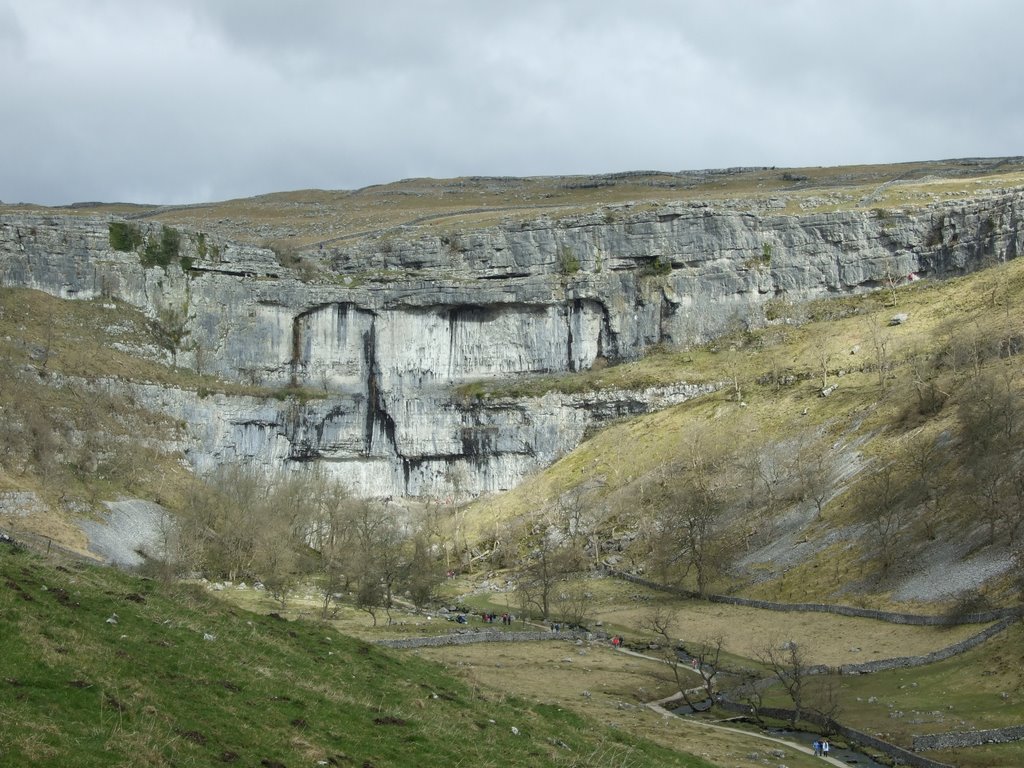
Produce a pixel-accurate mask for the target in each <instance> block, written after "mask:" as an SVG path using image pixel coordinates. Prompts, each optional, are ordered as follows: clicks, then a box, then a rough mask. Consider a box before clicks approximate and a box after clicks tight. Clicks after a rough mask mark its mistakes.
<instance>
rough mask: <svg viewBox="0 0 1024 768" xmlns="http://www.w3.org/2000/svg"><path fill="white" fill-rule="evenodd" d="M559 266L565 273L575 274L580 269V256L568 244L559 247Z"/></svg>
mask: <svg viewBox="0 0 1024 768" xmlns="http://www.w3.org/2000/svg"><path fill="white" fill-rule="evenodd" d="M558 268H559V270H561V272H562V274H563V275H575V274H576V273H577V272H579V271H580V260H579V257H578V256H577V255H576V254H575V253H573V252H572V248H570V247H569V246H567V245H563V246H562V247H561V248H559V249H558Z"/></svg>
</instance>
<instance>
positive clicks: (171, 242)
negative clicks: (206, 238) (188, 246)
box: [140, 227, 181, 269]
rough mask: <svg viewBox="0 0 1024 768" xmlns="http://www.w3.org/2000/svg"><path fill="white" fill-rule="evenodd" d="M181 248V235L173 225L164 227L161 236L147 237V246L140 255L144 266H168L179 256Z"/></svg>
mask: <svg viewBox="0 0 1024 768" xmlns="http://www.w3.org/2000/svg"><path fill="white" fill-rule="evenodd" d="M180 249H181V235H180V234H179V233H178V230H176V229H172V228H171V227H163V228H162V229H161V230H160V238H159V239H157V238H155V237H149V238H147V239H146V247H145V248H144V249H143V251H142V254H141V256H140V261H141V262H142V266H144V267H163V268H165V269H166V268H167V266H168V265H169V264H170V263H171V262H172V261H174V259H176V258H178V252H179V251H180Z"/></svg>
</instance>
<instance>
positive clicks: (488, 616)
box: [480, 613, 512, 627]
mask: <svg viewBox="0 0 1024 768" xmlns="http://www.w3.org/2000/svg"><path fill="white" fill-rule="evenodd" d="M480 618H482V619H483V621H484V624H493V623H494V622H495V621H496V620H497V619H499V618H500V619H501V623H502V624H504V625H505V626H506V627H510V626H512V614H511V613H503V614H501V616H498V614H496V613H482V614H480Z"/></svg>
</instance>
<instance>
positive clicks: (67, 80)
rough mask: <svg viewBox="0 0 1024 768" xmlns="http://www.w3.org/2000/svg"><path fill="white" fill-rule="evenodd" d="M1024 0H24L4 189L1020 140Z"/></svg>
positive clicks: (6, 28)
mask: <svg viewBox="0 0 1024 768" xmlns="http://www.w3.org/2000/svg"><path fill="white" fill-rule="evenodd" d="M1022 22H1024V6H1022V5H1021V4H1019V3H1017V2H1015V1H1014V0H976V1H975V2H971V3H966V2H945V1H944V0H906V1H905V2H881V1H880V0H875V1H870V0H869V1H865V2H860V3H834V2H826V1H825V0H787V1H782V0H779V1H778V2H770V3H768V2H755V0H745V1H744V0H724V1H722V2H716V3H704V2H673V1H670V0H639V1H635V2H633V3H630V4H624V3H620V2H598V1H596V0H587V1H584V0H566V1H564V2H547V1H543V2H542V1H540V0H524V1H522V2H516V3H503V4H498V3H490V2H480V1H479V0H439V1H438V2H429V3H428V2H413V1H411V0H410V1H407V2H398V1H397V0H380V2H375V3H372V4H368V3H356V2H329V1H327V0H324V1H322V2H318V1H315V0H298V1H297V2H296V1H293V2H288V3H282V2H276V1H271V0H219V1H216V0H150V1H149V2H146V3H139V2H131V0H66V1H61V0H6V1H5V0H0V95H2V98H3V100H4V103H5V110H4V119H3V120H0V142H2V145H3V147H4V148H5V158H4V163H3V171H2V172H0V199H3V200H5V201H7V202H15V201H19V200H33V201H38V202H45V203H60V202H69V201H72V200H82V199H102V200H114V199H123V200H136V201H147V202H186V201H199V200H207V199H223V198H226V197H234V196H241V195H251V194H258V193H261V192H268V191H274V190H281V189H294V188H303V187H327V188H352V187H358V186H363V185H366V184H371V183H379V182H386V181H390V180H394V179H397V178H402V177H407V176H417V175H430V176H454V175H463V174H514V175H528V174H547V173H586V172H601V171H612V170H625V169H630V168H659V169H665V170H676V169H681V168H703V167H718V166H727V165H755V164H756V165H819V164H840V163H856V162H883V161H896V160H913V159H927V158H939V157H952V156H966V155H975V156H976V155H1002V154H1019V153H1020V152H1021V149H1020V146H1019V143H1020V136H1021V135H1024V130H1022V128H1024V102H1022V100H1021V99H1020V98H1019V95H1020V93H1021V92H1022V85H1024V82H1022V74H1021V69H1020V68H1019V67H1018V66H1017V65H1016V61H1015V59H1016V53H1015V51H1016V40H1015V36H1016V34H1017V30H1019V29H1020V28H1021V26H1022Z"/></svg>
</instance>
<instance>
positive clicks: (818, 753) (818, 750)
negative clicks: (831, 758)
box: [811, 739, 821, 757]
mask: <svg viewBox="0 0 1024 768" xmlns="http://www.w3.org/2000/svg"><path fill="white" fill-rule="evenodd" d="M811 746H812V747H814V756H815V757H821V742H820V741H818V740H817V739H815V740H814V743H813V744H812V745H811Z"/></svg>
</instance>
